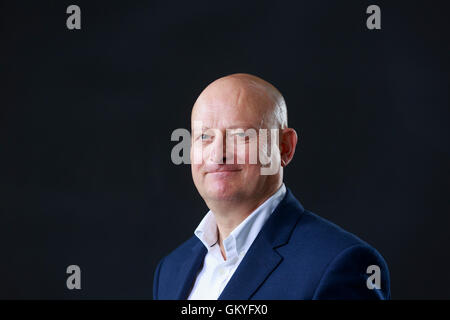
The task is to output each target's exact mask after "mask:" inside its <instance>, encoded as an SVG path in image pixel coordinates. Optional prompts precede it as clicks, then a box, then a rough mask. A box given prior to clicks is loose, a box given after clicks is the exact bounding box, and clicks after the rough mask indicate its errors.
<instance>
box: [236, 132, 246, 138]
mask: <svg viewBox="0 0 450 320" xmlns="http://www.w3.org/2000/svg"><path fill="white" fill-rule="evenodd" d="M236 135H237V136H239V137H242V138H245V137H246V135H245V132H237V133H236Z"/></svg>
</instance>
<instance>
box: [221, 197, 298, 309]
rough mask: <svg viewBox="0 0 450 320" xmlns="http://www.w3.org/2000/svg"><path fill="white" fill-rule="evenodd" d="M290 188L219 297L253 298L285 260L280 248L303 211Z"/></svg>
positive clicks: (229, 298) (234, 298)
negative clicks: (279, 251)
mask: <svg viewBox="0 0 450 320" xmlns="http://www.w3.org/2000/svg"><path fill="white" fill-rule="evenodd" d="M303 210H304V209H303V207H302V205H301V204H300V203H299V202H298V201H297V199H295V198H294V196H293V195H292V193H291V192H290V190H289V189H288V190H287V193H286V196H285V197H284V199H283V200H282V201H281V202H280V204H279V205H278V207H277V208H276V209H275V210H274V212H273V213H272V214H271V216H270V217H269V219H268V220H267V222H266V223H265V225H264V226H263V228H262V229H261V231H260V233H259V234H258V236H257V237H256V239H255V241H254V242H253V244H252V245H251V246H250V249H249V250H248V252H247V254H246V255H245V257H244V259H243V260H242V261H241V263H240V264H239V266H238V268H237V269H236V271H235V272H234V274H233V276H232V277H231V279H230V281H229V282H228V284H227V285H226V287H225V289H224V290H223V291H222V294H221V295H220V296H219V300H249V299H250V298H251V297H252V296H253V294H254V293H255V292H256V291H257V290H258V288H259V287H260V286H261V285H262V284H263V283H264V281H265V280H266V279H267V278H268V277H269V276H270V274H271V273H272V272H273V271H274V270H275V269H276V268H277V267H278V265H279V264H280V263H281V262H282V260H283V257H282V256H281V255H280V254H279V253H278V251H277V250H276V248H278V247H280V246H282V245H285V244H286V243H287V242H288V241H289V237H290V235H291V233H292V231H293V229H294V227H295V225H296V224H297V221H298V220H299V219H300V217H301V215H302V213H303Z"/></svg>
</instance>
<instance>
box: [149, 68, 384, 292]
mask: <svg viewBox="0 0 450 320" xmlns="http://www.w3.org/2000/svg"><path fill="white" fill-rule="evenodd" d="M191 122H192V123H191V126H192V128H193V135H192V141H191V143H192V147H191V170H192V176H193V180H194V184H195V186H196V188H197V190H198V192H199V193H200V195H201V196H202V198H203V199H204V201H205V203H206V204H207V206H208V208H209V209H210V211H209V212H208V213H207V214H206V215H205V217H204V218H203V220H202V221H201V222H200V224H199V226H198V227H197V229H196V230H195V234H194V235H193V236H192V237H191V238H190V239H189V240H187V241H186V242H184V243H183V244H182V245H181V246H179V247H178V248H177V249H175V250H174V251H173V252H172V253H170V254H169V255H167V256H166V257H164V258H163V259H162V260H161V261H160V262H159V264H158V266H157V269H156V271H155V276H154V285H153V296H154V299H221V300H222V299H224V300H225V299H226V300H230V299H388V298H389V297H390V289H389V272H388V268H387V265H386V263H385V261H384V260H383V258H382V257H381V255H380V254H379V253H378V252H377V251H376V250H375V249H374V248H372V247H371V246H369V245H368V244H367V243H365V242H363V241H362V240H360V239H359V238H357V237H356V236H354V235H352V234H350V233H348V232H346V231H344V230H343V229H341V228H339V227H338V226H336V225H334V224H332V223H331V222H329V221H327V220H325V219H323V218H320V217H319V216H317V215H315V214H313V213H312V212H309V211H308V210H305V209H304V208H303V206H302V205H301V204H300V202H299V201H298V200H297V199H296V198H295V197H294V195H293V194H292V193H291V191H290V190H289V189H287V188H286V187H285V185H284V184H283V168H284V167H286V166H287V165H288V164H289V162H290V161H291V160H292V158H293V156H294V152H295V147H296V144H297V134H296V132H295V130H294V129H292V128H288V124H287V110H286V105H285V101H284V98H283V96H282V95H281V94H280V92H279V91H278V90H277V89H276V88H275V87H274V86H272V85H271V84H269V83H268V82H266V81H264V80H262V79H260V78H258V77H255V76H252V75H248V74H233V75H230V76H226V77H223V78H220V79H218V80H216V81H214V82H213V83H211V84H210V85H209V86H208V87H207V88H206V89H205V90H204V91H203V92H202V93H201V94H200V96H199V97H198V99H197V101H196V102H195V104H194V107H193V110H192V116H191ZM269 131H270V132H276V133H277V134H278V137H276V138H275V139H272V140H269V139H268V136H271V135H270V134H268V132H269ZM271 137H272V136H271ZM272 138H273V137H272ZM261 141H265V142H264V143H261ZM256 142H257V143H256ZM252 143H253V146H255V145H256V146H257V147H258V155H259V156H260V157H259V159H258V160H257V161H254V159H255V157H254V156H255V149H254V148H252ZM255 143H256V144H255ZM268 146H270V148H269V149H271V154H270V157H269V156H266V157H264V155H268V152H265V151H268V150H267V149H268ZM261 151H264V152H261ZM252 159H253V161H251V160H252ZM268 166H269V167H271V168H275V170H269V173H267V171H266V173H265V174H264V173H263V170H264V169H267V167H268Z"/></svg>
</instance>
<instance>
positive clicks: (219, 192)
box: [206, 184, 240, 201]
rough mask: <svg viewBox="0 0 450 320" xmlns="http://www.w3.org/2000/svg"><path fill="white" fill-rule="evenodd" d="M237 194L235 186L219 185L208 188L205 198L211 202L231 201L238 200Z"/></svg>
mask: <svg viewBox="0 0 450 320" xmlns="http://www.w3.org/2000/svg"><path fill="white" fill-rule="evenodd" d="M239 194H240V192H239V191H238V190H237V188H236V187H235V186H232V185H226V184H220V185H215V186H212V187H210V188H208V191H207V195H206V196H207V198H208V199H210V200H213V201H232V200H235V199H238V198H239Z"/></svg>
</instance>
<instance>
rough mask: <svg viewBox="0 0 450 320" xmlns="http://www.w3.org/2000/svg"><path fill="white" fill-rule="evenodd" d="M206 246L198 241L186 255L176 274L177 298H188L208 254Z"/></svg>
mask: <svg viewBox="0 0 450 320" xmlns="http://www.w3.org/2000/svg"><path fill="white" fill-rule="evenodd" d="M206 251H207V250H206V248H205V246H204V245H203V244H202V243H201V242H200V241H198V242H197V243H196V244H195V245H194V246H193V247H192V250H191V251H190V252H189V254H188V255H187V256H186V258H185V260H184V262H183V264H182V265H181V266H180V269H179V271H178V274H177V275H174V281H175V282H174V283H175V288H176V290H175V299H177V300H186V299H187V297H188V294H189V292H190V291H189V290H190V289H191V287H192V285H193V284H194V281H195V278H196V276H197V273H198V271H199V269H200V267H201V265H202V264H203V259H204V258H205V255H206Z"/></svg>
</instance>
